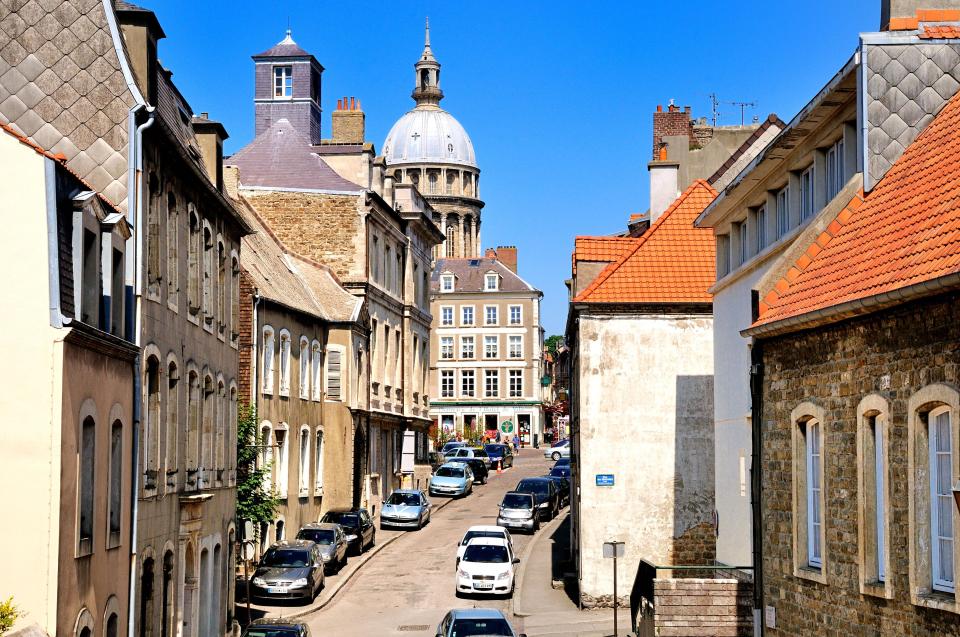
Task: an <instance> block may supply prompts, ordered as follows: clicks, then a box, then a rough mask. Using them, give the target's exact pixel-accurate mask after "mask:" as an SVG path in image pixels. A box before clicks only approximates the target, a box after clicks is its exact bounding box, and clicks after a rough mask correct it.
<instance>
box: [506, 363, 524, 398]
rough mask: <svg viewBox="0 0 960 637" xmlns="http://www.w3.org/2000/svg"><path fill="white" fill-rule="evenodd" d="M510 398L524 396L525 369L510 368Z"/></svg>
mask: <svg viewBox="0 0 960 637" xmlns="http://www.w3.org/2000/svg"><path fill="white" fill-rule="evenodd" d="M509 389H510V398H520V397H521V396H523V370H522V369H511V370H510V387H509Z"/></svg>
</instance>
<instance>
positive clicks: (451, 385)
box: [439, 369, 456, 398]
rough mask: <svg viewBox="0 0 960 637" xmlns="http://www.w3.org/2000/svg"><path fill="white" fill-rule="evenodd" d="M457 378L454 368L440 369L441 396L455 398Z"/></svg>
mask: <svg viewBox="0 0 960 637" xmlns="http://www.w3.org/2000/svg"><path fill="white" fill-rule="evenodd" d="M455 382H456V378H454V373H453V370H452V369H441V370H440V387H439V389H440V398H453V397H454V395H455V392H456V385H455Z"/></svg>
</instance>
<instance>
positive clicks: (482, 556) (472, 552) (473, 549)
mask: <svg viewBox="0 0 960 637" xmlns="http://www.w3.org/2000/svg"><path fill="white" fill-rule="evenodd" d="M463 561H464V562H494V563H497V562H506V561H507V547H505V546H500V545H497V544H471V545H470V546H468V547H467V550H466V552H465V553H464V554H463Z"/></svg>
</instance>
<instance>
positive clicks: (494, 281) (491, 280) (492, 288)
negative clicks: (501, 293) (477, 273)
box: [483, 272, 500, 292]
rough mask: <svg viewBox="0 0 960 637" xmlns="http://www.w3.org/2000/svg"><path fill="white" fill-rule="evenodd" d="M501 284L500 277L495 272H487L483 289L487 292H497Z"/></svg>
mask: <svg viewBox="0 0 960 637" xmlns="http://www.w3.org/2000/svg"><path fill="white" fill-rule="evenodd" d="M499 284H500V277H499V276H498V275H496V274H494V273H492V272H491V273H490V274H487V276H486V277H485V278H484V286H483V289H484V290H485V291H487V292H496V291H497V288H498V287H499Z"/></svg>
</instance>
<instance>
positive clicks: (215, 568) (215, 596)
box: [207, 544, 224, 635]
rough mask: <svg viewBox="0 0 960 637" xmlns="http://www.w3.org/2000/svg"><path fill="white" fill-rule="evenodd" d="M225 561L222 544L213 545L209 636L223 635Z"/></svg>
mask: <svg viewBox="0 0 960 637" xmlns="http://www.w3.org/2000/svg"><path fill="white" fill-rule="evenodd" d="M222 560H223V556H222V549H221V547H220V544H214V545H213V560H212V561H211V563H210V593H211V595H210V628H209V630H208V633H207V634H209V635H222V634H224V630H223V611H222V610H221V608H220V607H221V605H222V601H221V592H222V591H223V581H222V580H223V565H222V564H221V561H222Z"/></svg>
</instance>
